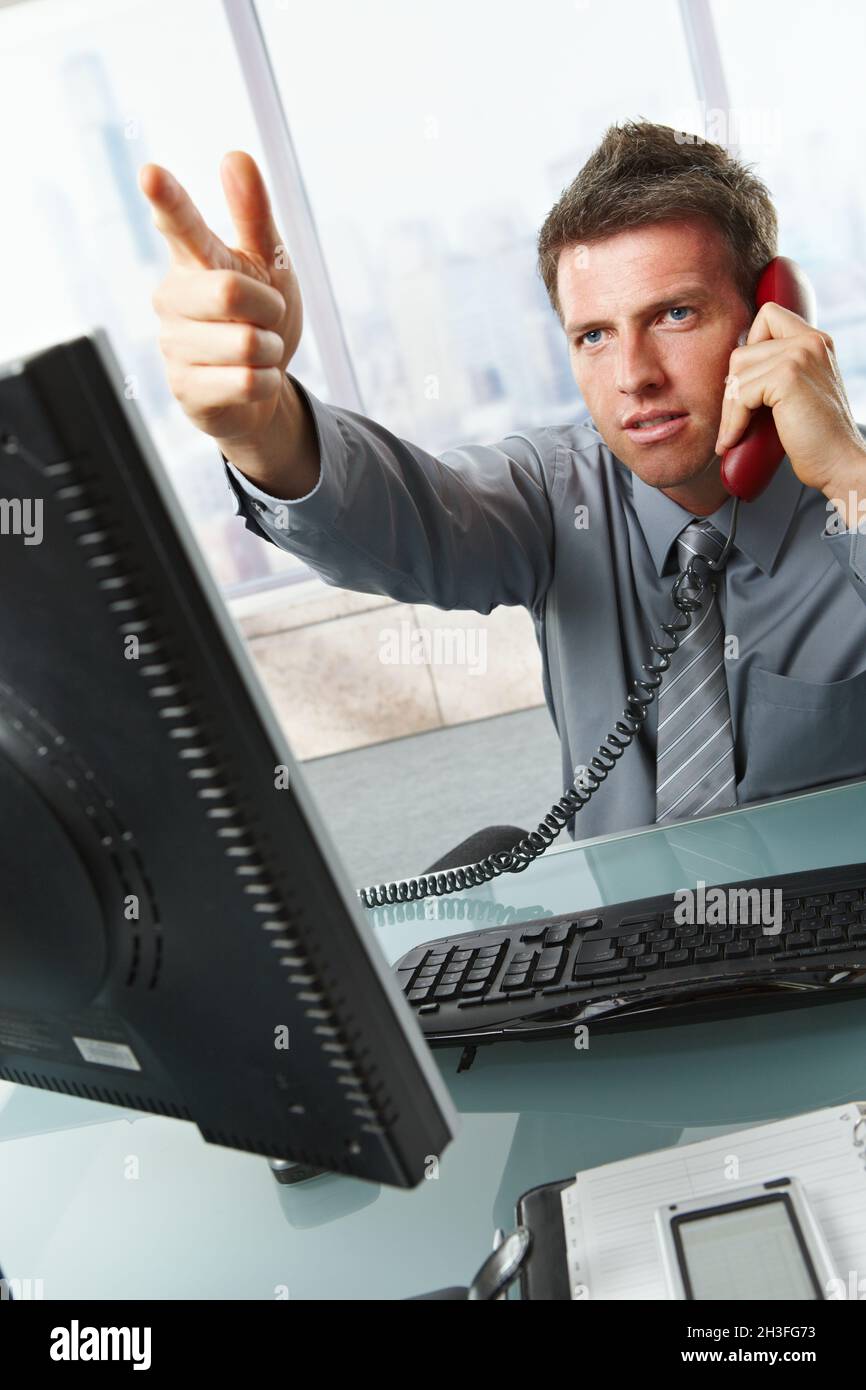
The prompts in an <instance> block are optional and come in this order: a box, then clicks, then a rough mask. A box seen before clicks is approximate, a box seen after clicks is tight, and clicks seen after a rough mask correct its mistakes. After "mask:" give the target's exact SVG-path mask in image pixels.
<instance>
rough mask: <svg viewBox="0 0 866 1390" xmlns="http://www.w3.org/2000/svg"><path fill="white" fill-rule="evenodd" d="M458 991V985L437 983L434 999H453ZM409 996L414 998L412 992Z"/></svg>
mask: <svg viewBox="0 0 866 1390" xmlns="http://www.w3.org/2000/svg"><path fill="white" fill-rule="evenodd" d="M456 993H457V986H456V985H437V986H436V988H435V989H434V991H433V998H434V999H453V998H454V996H455V994H456ZM409 998H410V999H411V998H412V996H411V994H410V996H409Z"/></svg>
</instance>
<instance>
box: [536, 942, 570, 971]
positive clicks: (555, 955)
mask: <svg viewBox="0 0 866 1390" xmlns="http://www.w3.org/2000/svg"><path fill="white" fill-rule="evenodd" d="M564 957H565V952H564V951H563V949H562V947H561V946H546V947H545V949H544V950H543V951H542V952H541V955H540V956H539V957H538V960H537V962H536V966H535V968H536V970H561V969H562V962H563V959H564Z"/></svg>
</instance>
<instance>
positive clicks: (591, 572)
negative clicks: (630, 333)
mask: <svg viewBox="0 0 866 1390" xmlns="http://www.w3.org/2000/svg"><path fill="white" fill-rule="evenodd" d="M289 376H290V380H291V381H292V382H293V383H294V385H295V386H296V387H297V388H298V390H299V391H301V392H302V393H303V395H304V396H305V397H306V399H307V401H308V402H309V404H310V407H311V409H312V412H313V418H314V420H315V425H316V430H317V433H318V439H319V447H320V456H321V475H320V477H319V480H318V482H317V484H316V486H315V487H314V488H313V489H312V491H311V492H309V493H307V494H306V495H305V496H304V497H301V498H298V499H297V500H296V501H293V502H284V501H280V500H278V499H276V498H273V497H269V496H268V495H267V493H264V492H262V491H261V489H260V488H257V487H256V486H254V485H253V484H252V483H251V482H249V481H248V480H247V479H245V478H244V477H243V475H242V474H240V473H239V472H238V471H237V469H235V468H234V467H233V466H232V465H231V464H229V463H226V473H227V477H228V481H229V485H230V488H231V491H232V495H233V498H234V499H235V501H234V505H235V511H236V512H237V513H239V514H240V515H242V516H243V517H244V520H245V522H246V525H247V527H248V528H249V529H250V530H251V531H253V532H254V533H256V534H257V535H260V536H262V537H264V538H265V539H266V540H268V541H272V542H273V543H274V544H275V545H278V546H280V547H282V548H283V549H284V550H288V551H290V552H291V553H292V554H293V555H297V556H298V557H300V559H302V560H304V561H306V563H307V564H308V565H309V566H310V568H311V569H312V570H314V571H315V573H316V574H318V575H320V576H321V578H322V579H323V580H324V581H325V583H327V584H333V585H338V586H340V587H341V588H345V589H354V590H358V591H360V592H362V593H372V594H388V595H389V596H390V597H391V598H393V599H397V600H399V601H401V602H404V603H426V604H432V605H433V606H434V607H436V608H442V609H452V608H454V609H472V610H474V611H476V612H478V613H489V612H490V611H491V609H493V608H495V607H496V606H497V605H498V604H500V603H501V604H506V605H515V604H519V605H522V606H523V607H525V608H527V609H528V610H529V612H530V614H531V616H532V619H533V622H534V625H535V631H536V636H537V639H538V645H539V648H540V651H541V658H542V672H543V684H544V696H545V700H546V702H547V706H548V708H549V710H550V713H551V716H552V718H553V722H554V725H555V727H556V730H557V733H558V735H559V739H560V743H561V748H562V780H563V787H564V788H568V787H570V786H572V784H573V782H574V778H575V769H576V768H580V767H582V766H586V765H587V764H589V763H590V760H591V758H592V756H593V755H594V754H596V753H597V751H598V745H599V744H600V743H601V742H602V741H603V740H604V739H605V737H606V735H607V734H608V733H609V732H611V731H612V730H613V729H614V726H615V724H616V721H617V720H618V719H619V718H620V717H621V714H622V710H623V708H624V706H625V703H626V697H627V695H628V692H629V691H630V690H631V689H632V688H633V686H632V682H633V681H634V679H635V678H636V677H638V676H640V675H641V674H642V671H641V667H642V665H643V663H645V662H648V661H649V660H650V646H649V644H650V642H651V641H656V640H657V641H663V640H664V638H663V634H662V633H661V631H660V626H659V625H660V624H661V623H662V622H672V621H673V620H674V619H675V617H676V609H675V608H674V606H673V604H672V602H671V598H670V591H671V587H672V585H673V582H674V579H675V577H676V573H677V568H676V553H677V548H676V545H675V544H674V541H675V539H676V537H677V535H678V534H679V532H680V531H681V530H682V528H683V527H684V526H685V525H687V523H688V522H689V520H690V519H691V514H690V513H689V512H687V511H685V510H684V508H682V507H680V506H679V504H678V503H676V502H674V501H672V500H671V498H669V497H666V496H665V495H664V494H663V493H662V492H659V491H658V490H657V489H655V488H652V487H650V486H648V485H647V484H646V483H644V482H642V481H641V479H640V478H638V477H636V476H635V475H634V474H633V473H632V472H631V471H630V470H629V469H628V468H627V467H626V466H625V464H623V463H622V462H621V461H620V460H619V459H617V458H616V457H615V456H614V454H612V453H611V451H610V449H609V448H608V447H607V445H606V444H605V443H604V441H603V440H602V438H601V436H600V434H599V433H598V431H597V430H596V429H595V428H594V426H593V425H592V423H591V422H590V423H589V424H581V425H559V426H553V427H546V428H538V429H531V430H528V431H526V432H525V433H519V432H518V433H514V434H509V435H507V436H506V437H505V438H504V439H501V440H499V441H498V442H497V443H495V444H467V445H465V446H463V447H459V448H452V449H448V450H446V451H445V452H444V453H442V454H441V455H438V456H436V455H433V454H430V453H427V452H426V451H425V450H424V449H422V448H420V447H419V446H418V445H417V444H411V443H409V442H408V441H407V440H403V439H399V438H397V437H396V436H395V435H394V434H392V433H390V431H389V430H387V429H386V428H385V427H384V426H383V425H381V424H379V423H377V422H376V421H374V420H370V419H368V418H367V417H365V416H363V415H361V414H359V413H357V412H355V411H352V410H344V409H342V408H338V407H336V406H331V405H325V404H324V403H323V402H322V401H320V400H319V399H318V398H317V397H316V396H314V395H313V394H312V392H311V391H309V390H308V389H307V388H305V387H304V386H303V385H302V384H301V382H300V381H298V379H297V378H296V377H294V376H292V375H291V374H289ZM858 428H859V429H860V432H861V434H862V435H864V437H866V426H858ZM224 461H225V460H224ZM732 506H733V500H732V499H730V498H729V499H728V500H727V501H726V502H725V503H724V504H723V505H722V506H721V507H719V509H718V510H717V511H716V512H714V513H713V514H712V516H711V517H709V518H708V519H709V520H710V521H711V522H712V524H713V525H714V526H716V527H717V528H718V529H719V531H721V532H722V533H723V534H724V535H726V536H727V534H728V531H729V522H730V514H731V509H732ZM834 525H835V527H836V528H839V527H840V526H841V527H844V523H843V522H842V521H841V517H840V516H839V514H838V513H837V512H836V510H835V508H833V507H832V506H831V505H830V504H829V503H828V501H827V499H826V498H825V497H824V495H823V494H822V493H820V492H818V491H816V490H815V489H814V488H808V487H806V486H805V485H804V484H803V483H801V482H800V481H799V479H798V478H797V476H796V474H795V473H794V471H793V469H792V468H791V465H790V463H789V461H788V459H787V458H785V459H784V460H783V461H782V464H781V465H780V467H779V469H778V471H777V472H776V474H775V476H774V478H773V480H772V482H771V483H770V485H769V487H768V488H767V489H766V491H765V492H764V493H762V495H761V496H760V497H759V498H757V499H756V501H754V502H751V503H741V504H740V509H739V516H738V520H737V533H736V537H735V540H734V547H733V549H732V553H731V555H730V557H729V560H728V564H727V566H726V569H725V578H724V584H723V585H721V586H720V591H719V604H720V609H721V615H722V618H723V621H724V623H725V632H726V634H727V638H728V647H729V651H728V653H727V655H726V662H725V668H726V672H727V680H728V690H729V695H730V706H731V722H732V726H733V738H734V750H735V763H736V774H737V781H736V788H737V802H738V804H740V805H742V804H743V803H745V802H749V801H756V800H761V799H763V798H766V797H773V796H778V795H782V794H784V793H786V792H791V791H796V790H799V789H801V788H807V787H812V786H817V785H820V784H822V783H825V782H833V781H838V780H840V779H845V778H848V777H853V776H856V775H861V776H866V606H864V605H866V521H864V523H863V530H864V533H863V534H861V533H860V532H859V531H857V530H851V531H846V530H844V529H842V530H838V529H837V530H836V532H835V534H833V528H834ZM828 532H829V533H830V534H828ZM732 638H734V639H736V640H735V642H732V641H731V639H732ZM657 710H658V706H657V703H656V702H655V701H654V702H653V704H652V705H651V706H650V708H649V714H648V716H647V719H646V721H645V723H644V726H643V728H642V729H641V731H640V732H639V734H638V735H637V736H636V738H635V739H634V742H633V743H632V745H631V746H630V747H629V748H628V749H627V750H626V751H625V752H624V754H623V756H622V758H621V759H620V761H619V762H618V763H617V765H616V767H615V768H614V769H613V770H612V772H611V773H610V775H609V777H608V779H607V781H606V782H605V783H604V785H603V786H601V787H599V788H598V790H597V791H596V792H595V793H594V794H593V797H592V800H591V801H590V802H589V803H588V804H587V805H586V806H584V808H583V809H582V810H581V811H579V812H578V813H577V815H576V816H575V817H574V818H573V820H572V821H570V822H569V827H568V830H567V831H563V832H562V833H563V836H565V835H570V836H571V838H572V839H574V838H579V839H583V838H586V837H588V836H592V835H601V834H605V833H608V832H612V831H619V830H625V829H629V828H631V827H634V826H642V825H651V824H653V823H654V822H655V796H656V767H655V757H656V755H655V749H656V728H657V723H658V714H657ZM557 796H558V793H557V789H556V788H555V787H551V789H550V798H549V802H548V803H546V804H545V805H544V806H539V807H538V815H537V816H536V817H535V818H533V819H532V823H531V827H529V826H528V828H532V829H534V828H535V826H536V824H537V823H538V821H539V820H540V819H542V817H543V815H544V814H545V813H546V811H547V809H548V805H549V803H550V802H552V801H554V800H556V799H557ZM495 820H496V808H495V807H494V806H491V808H490V822H491V823H492V822H494V821H495Z"/></svg>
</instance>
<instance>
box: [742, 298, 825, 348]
mask: <svg viewBox="0 0 866 1390" xmlns="http://www.w3.org/2000/svg"><path fill="white" fill-rule="evenodd" d="M809 328H811V324H810V323H809V322H808V320H807V319H804V318H801V317H800V315H799V314H795V313H794V311H793V309H786V308H785V306H784V305H783V304H777V303H776V301H775V300H774V299H768V300H767V301H766V303H764V304H762V305H761V307H760V309H759V310H758V312H757V314H756V315H755V317H754V319H753V320H752V326H751V328H750V329H749V336H748V338H747V339H746V343H747V344H748V345H751V344H752V343H765V342H766V341H767V340H768V339H769V338H793V337H795V336H796V335H797V334H798V333H802V332H803V330H804V329H809Z"/></svg>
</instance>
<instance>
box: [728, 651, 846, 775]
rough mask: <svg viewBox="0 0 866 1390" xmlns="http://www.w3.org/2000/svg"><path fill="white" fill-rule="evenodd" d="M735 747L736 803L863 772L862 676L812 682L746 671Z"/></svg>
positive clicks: (756, 668)
mask: <svg viewBox="0 0 866 1390" xmlns="http://www.w3.org/2000/svg"><path fill="white" fill-rule="evenodd" d="M738 742H739V739H738ZM741 746H742V750H743V751H742V757H743V758H744V759H745V765H746V770H745V775H744V776H743V778H742V780H741V781H740V783H739V784H738V798H739V800H741V801H747V800H748V801H754V800H758V799H759V798H761V797H766V796H782V795H784V794H785V793H787V792H793V791H799V790H800V789H801V788H806V787H815V786H819V785H820V784H822V783H824V782H838V781H841V780H843V779H844V778H847V777H856V776H858V775H866V671H859V672H858V673H857V675H856V676H849V677H848V678H847V679H846V680H843V681H830V682H829V683H828V684H820V683H816V682H814V681H801V680H794V679H793V677H791V676H780V675H778V674H777V673H776V672H774V671H764V670H762V669H761V668H760V667H752V668H751V670H750V672H749V674H748V676H747V679H746V693H745V706H744V710H743V741H742V745H741Z"/></svg>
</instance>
